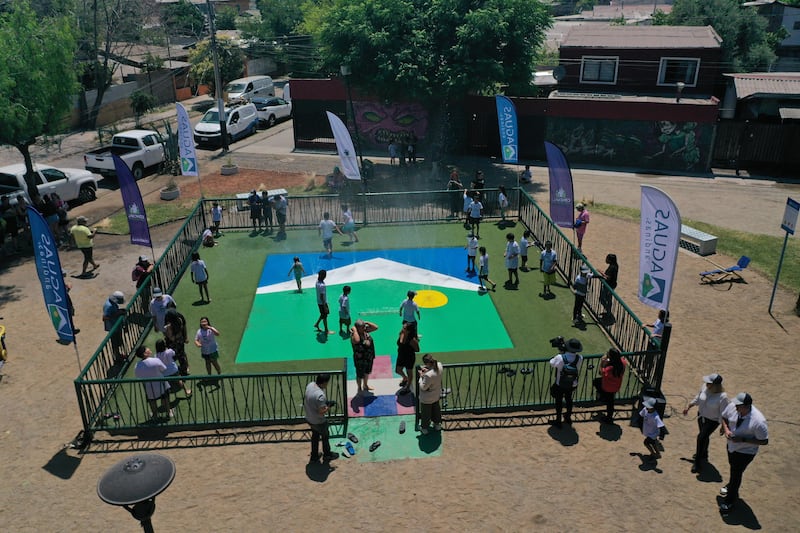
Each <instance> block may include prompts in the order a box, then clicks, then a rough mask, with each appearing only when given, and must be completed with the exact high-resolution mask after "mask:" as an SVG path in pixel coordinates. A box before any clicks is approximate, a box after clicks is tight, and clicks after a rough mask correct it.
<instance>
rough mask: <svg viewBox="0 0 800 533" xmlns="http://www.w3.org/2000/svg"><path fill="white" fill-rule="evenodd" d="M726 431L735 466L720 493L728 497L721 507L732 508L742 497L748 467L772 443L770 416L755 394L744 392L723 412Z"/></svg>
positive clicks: (723, 509) (726, 510)
mask: <svg viewBox="0 0 800 533" xmlns="http://www.w3.org/2000/svg"><path fill="white" fill-rule="evenodd" d="M722 431H723V432H724V434H725V438H726V439H728V464H729V465H730V468H731V473H730V478H729V480H728V484H727V485H725V486H724V487H722V488H721V489H720V491H719V493H720V494H721V495H722V496H724V497H725V499H724V500H723V502H722V503H721V504H720V506H719V508H720V511H722V512H723V513H726V512H729V511H730V510H731V509H732V508H733V506H734V505H735V504H736V502H737V501H738V500H739V487H740V486H741V485H742V475H743V474H744V471H745V469H746V468H747V467H748V465H750V463H751V462H752V461H753V459H755V457H756V454H757V453H758V448H759V446H766V445H767V444H769V432H768V431H767V419H766V418H764V415H763V414H761V411H759V410H758V409H756V408H755V407H753V398H752V396H750V395H749V394H748V393H746V392H740V393H739V394H737V395H736V398H734V399H733V401H732V402H730V403H729V404H728V407H726V408H725V411H724V412H723V413H722Z"/></svg>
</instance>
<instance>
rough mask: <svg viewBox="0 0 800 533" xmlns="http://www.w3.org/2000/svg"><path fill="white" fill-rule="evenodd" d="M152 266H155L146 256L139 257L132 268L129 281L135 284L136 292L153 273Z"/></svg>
mask: <svg viewBox="0 0 800 533" xmlns="http://www.w3.org/2000/svg"><path fill="white" fill-rule="evenodd" d="M154 266H155V265H153V263H151V262H150V258H149V257H147V256H146V255H140V256H139V260H138V261H137V262H136V266H135V267H133V271H132V272H131V281H135V282H136V290H139V289H140V288H141V287H142V285H144V283H145V281H147V277H148V276H149V275H150V274H151V273H152V272H153V268H154ZM148 299H149V297H148Z"/></svg>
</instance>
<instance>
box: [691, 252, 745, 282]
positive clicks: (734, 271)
mask: <svg viewBox="0 0 800 533" xmlns="http://www.w3.org/2000/svg"><path fill="white" fill-rule="evenodd" d="M709 262H710V263H711V264H713V265H714V266H717V267H719V268H717V269H716V270H709V271H707V272H700V282H701V283H720V282H723V281H730V282H734V281H744V278H743V277H742V276H741V274H739V272H741V271H742V270H744V269H745V268H747V265H749V264H750V258H749V257H747V256H746V255H743V256H742V257H740V258H739V260H738V261H737V262H736V264H735V265H733V266H731V267H728V268H724V267H722V266H720V265H718V264H716V263H714V262H713V261H709Z"/></svg>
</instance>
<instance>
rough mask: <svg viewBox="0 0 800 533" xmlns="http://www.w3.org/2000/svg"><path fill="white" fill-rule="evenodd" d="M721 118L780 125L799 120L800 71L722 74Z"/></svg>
mask: <svg viewBox="0 0 800 533" xmlns="http://www.w3.org/2000/svg"><path fill="white" fill-rule="evenodd" d="M725 78H727V80H728V86H727V89H726V91H725V98H724V100H723V102H722V109H721V113H720V116H721V118H723V119H739V120H758V121H762V122H780V121H781V120H794V119H797V118H800V72H747V73H739V74H725Z"/></svg>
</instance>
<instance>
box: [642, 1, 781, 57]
mask: <svg viewBox="0 0 800 533" xmlns="http://www.w3.org/2000/svg"><path fill="white" fill-rule="evenodd" d="M740 3H741V2H740V1H739V0H675V4H673V6H672V12H671V13H670V14H668V15H665V16H663V17H659V18H658V19H657V20H656V22H658V23H665V24H668V25H674V26H712V27H713V28H714V30H716V32H717V33H718V34H719V36H720V37H722V59H723V62H724V65H723V69H724V70H727V71H729V72H753V71H764V70H768V69H769V66H770V65H771V64H772V63H773V62H774V61H775V58H776V56H775V45H776V39H775V38H774V37H773V36H772V34H770V33H769V32H768V31H767V20H766V19H765V18H764V17H762V16H761V15H759V14H758V12H757V11H756V10H755V9H753V8H752V7H742V6H741V5H740Z"/></svg>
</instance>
